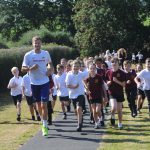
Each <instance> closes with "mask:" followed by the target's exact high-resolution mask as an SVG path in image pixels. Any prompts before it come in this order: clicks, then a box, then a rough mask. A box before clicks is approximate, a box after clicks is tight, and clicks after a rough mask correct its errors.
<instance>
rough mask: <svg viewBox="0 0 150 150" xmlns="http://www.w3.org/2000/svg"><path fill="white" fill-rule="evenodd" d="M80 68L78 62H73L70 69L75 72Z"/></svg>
mask: <svg viewBox="0 0 150 150" xmlns="http://www.w3.org/2000/svg"><path fill="white" fill-rule="evenodd" d="M79 69H80V65H79V64H73V65H72V71H73V72H75V73H77V72H78V71H79Z"/></svg>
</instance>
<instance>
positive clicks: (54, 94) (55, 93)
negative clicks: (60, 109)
mask: <svg viewBox="0 0 150 150" xmlns="http://www.w3.org/2000/svg"><path fill="white" fill-rule="evenodd" d="M55 76H56V74H52V79H53V82H54V78H55ZM52 95H53V96H56V95H57V90H56V85H55V83H54V87H53V93H52Z"/></svg>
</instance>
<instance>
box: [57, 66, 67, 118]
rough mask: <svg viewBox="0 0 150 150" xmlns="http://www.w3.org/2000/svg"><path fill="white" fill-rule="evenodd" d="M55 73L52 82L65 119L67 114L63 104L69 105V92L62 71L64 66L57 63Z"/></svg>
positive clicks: (64, 74)
mask: <svg viewBox="0 0 150 150" xmlns="http://www.w3.org/2000/svg"><path fill="white" fill-rule="evenodd" d="M56 68H57V75H56V76H55V77H54V83H55V86H56V89H57V96H59V100H60V103H61V108H62V111H63V119H67V114H66V110H65V106H68V105H69V93H68V89H67V88H66V83H65V80H66V73H65V72H64V69H65V68H64V66H63V65H60V64H58V65H57V67H56Z"/></svg>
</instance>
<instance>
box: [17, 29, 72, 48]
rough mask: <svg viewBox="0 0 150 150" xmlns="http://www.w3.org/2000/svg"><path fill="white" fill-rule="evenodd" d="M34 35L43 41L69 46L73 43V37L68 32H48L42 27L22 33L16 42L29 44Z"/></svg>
mask: <svg viewBox="0 0 150 150" xmlns="http://www.w3.org/2000/svg"><path fill="white" fill-rule="evenodd" d="M35 35H38V36H40V37H41V38H42V42H43V43H56V44H60V45H66V46H71V47H73V45H74V40H73V37H72V36H71V35H70V34H69V33H68V32H63V31H61V32H60V31H59V32H57V31H56V32H50V31H49V30H48V29H46V28H44V27H41V28H40V29H39V30H37V29H35V30H31V31H28V32H26V33H24V34H23V35H22V37H21V38H20V41H19V42H18V43H19V45H31V39H32V37H33V36H35Z"/></svg>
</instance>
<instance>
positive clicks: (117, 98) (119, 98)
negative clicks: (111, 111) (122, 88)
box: [109, 94, 125, 102]
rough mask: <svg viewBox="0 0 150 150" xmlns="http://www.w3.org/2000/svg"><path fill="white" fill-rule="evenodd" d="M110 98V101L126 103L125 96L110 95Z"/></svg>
mask: <svg viewBox="0 0 150 150" xmlns="http://www.w3.org/2000/svg"><path fill="white" fill-rule="evenodd" d="M109 98H110V99H116V101H117V102H124V101H125V99H124V95H123V94H120V95H117V94H110V95H109Z"/></svg>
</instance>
